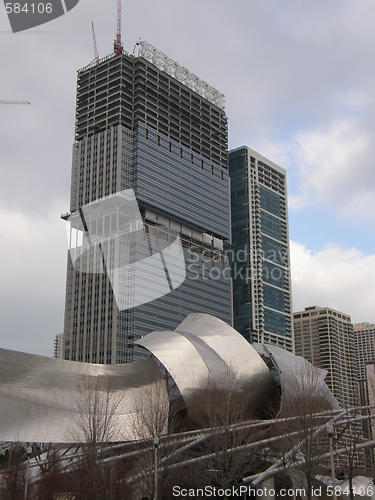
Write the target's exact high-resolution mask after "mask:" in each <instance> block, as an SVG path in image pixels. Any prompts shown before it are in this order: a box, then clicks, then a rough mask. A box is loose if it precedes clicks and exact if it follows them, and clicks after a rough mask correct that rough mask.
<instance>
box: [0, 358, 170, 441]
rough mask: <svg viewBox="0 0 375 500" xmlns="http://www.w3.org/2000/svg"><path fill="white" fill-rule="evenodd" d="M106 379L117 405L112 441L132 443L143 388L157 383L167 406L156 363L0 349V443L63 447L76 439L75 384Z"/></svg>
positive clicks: (151, 361) (78, 394) (76, 396)
mask: <svg viewBox="0 0 375 500" xmlns="http://www.w3.org/2000/svg"><path fill="white" fill-rule="evenodd" d="M98 376H103V377H105V381H108V383H110V386H111V390H113V391H114V392H113V397H114V398H118V400H119V401H120V404H119V407H118V411H117V416H116V425H117V426H118V432H117V433H116V439H115V440H116V441H124V440H130V439H134V429H136V425H135V424H134V422H135V419H136V418H137V416H138V415H137V413H139V408H140V404H141V403H140V402H141V401H142V398H144V390H145V387H152V386H155V387H156V384H157V391H158V396H159V397H160V399H162V400H164V399H165V400H166V401H168V395H167V391H166V388H165V385H164V383H163V382H162V381H161V377H160V372H159V370H158V369H157V365H156V362H155V360H154V359H152V358H149V359H146V360H143V361H139V362H135V363H131V364H126V365H94V364H89V363H78V362H74V361H65V360H62V359H55V358H47V357H43V356H35V355H33V354H25V353H21V352H17V351H9V350H6V349H0V441H25V442H46V443H66V442H71V441H72V437H73V436H76V435H77V433H78V430H77V429H76V422H77V411H78V410H77V408H79V406H80V405H79V401H80V398H82V396H81V395H80V391H79V385H80V383H82V381H83V379H84V378H85V377H93V378H95V377H98Z"/></svg>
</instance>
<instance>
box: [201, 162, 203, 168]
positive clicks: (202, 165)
mask: <svg viewBox="0 0 375 500" xmlns="http://www.w3.org/2000/svg"><path fill="white" fill-rule="evenodd" d="M201 169H202V170H203V160H201Z"/></svg>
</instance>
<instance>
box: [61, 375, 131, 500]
mask: <svg viewBox="0 0 375 500" xmlns="http://www.w3.org/2000/svg"><path fill="white" fill-rule="evenodd" d="M78 389H79V397H78V399H77V404H76V407H75V408H74V412H73V420H74V423H75V426H74V428H73V429H72V430H71V439H72V441H73V442H75V443H82V445H81V446H82V450H83V454H82V459H81V460H80V461H79V462H78V463H77V465H76V467H75V468H74V470H73V471H72V474H71V476H70V479H71V480H72V484H71V489H72V490H73V491H74V493H75V498H76V499H77V500H80V499H86V498H90V499H97V500H102V499H103V500H104V499H107V498H115V497H114V496H113V495H112V493H111V492H112V491H113V490H114V485H115V483H116V478H115V475H114V470H113V468H111V467H106V466H103V464H102V463H101V461H100V460H99V455H100V453H101V452H102V451H103V449H104V447H105V445H106V444H107V443H112V442H114V441H118V440H119V437H121V429H120V425H119V410H120V405H121V402H122V399H123V397H122V394H121V393H120V392H119V391H116V390H115V388H114V387H113V386H112V384H111V381H110V380H109V379H108V378H106V377H104V376H97V377H90V376H85V377H82V380H81V381H80V384H79V386H78Z"/></svg>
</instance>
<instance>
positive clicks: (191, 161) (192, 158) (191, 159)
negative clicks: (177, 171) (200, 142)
mask: <svg viewBox="0 0 375 500" xmlns="http://www.w3.org/2000/svg"><path fill="white" fill-rule="evenodd" d="M190 163H191V164H192V165H193V163H194V156H193V153H191V155H190Z"/></svg>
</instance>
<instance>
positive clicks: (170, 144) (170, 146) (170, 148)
mask: <svg viewBox="0 0 375 500" xmlns="http://www.w3.org/2000/svg"><path fill="white" fill-rule="evenodd" d="M168 150H169V152H171V151H172V143H171V141H169V145H168Z"/></svg>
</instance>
